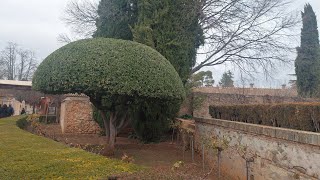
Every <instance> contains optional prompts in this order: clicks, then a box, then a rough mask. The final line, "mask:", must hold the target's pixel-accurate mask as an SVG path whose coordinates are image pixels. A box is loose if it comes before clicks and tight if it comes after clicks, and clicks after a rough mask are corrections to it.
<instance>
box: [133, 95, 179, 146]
mask: <svg viewBox="0 0 320 180" xmlns="http://www.w3.org/2000/svg"><path fill="white" fill-rule="evenodd" d="M152 102H156V103H152ZM180 103H181V101H179V100H178V101H163V100H160V99H136V100H135V102H133V105H132V112H133V113H132V114H133V115H134V116H133V121H132V122H133V123H132V124H133V127H134V129H135V132H136V134H137V135H138V137H139V138H140V139H141V140H143V141H144V142H156V141H159V140H161V137H162V136H163V135H164V133H165V132H167V131H169V128H170V126H169V124H170V123H171V122H172V120H173V118H174V117H175V115H176V113H177V112H178V111H179V108H180V106H178V104H180Z"/></svg>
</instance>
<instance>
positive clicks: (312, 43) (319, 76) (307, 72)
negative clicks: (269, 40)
mask: <svg viewBox="0 0 320 180" xmlns="http://www.w3.org/2000/svg"><path fill="white" fill-rule="evenodd" d="M301 15H302V22H303V27H302V29H301V45H300V47H298V48H297V51H298V56H297V58H296V61H295V68H296V69H295V70H296V75H297V88H298V93H299V95H300V96H302V97H315V96H319V92H318V91H319V82H320V68H319V67H320V63H319V61H320V56H319V32H318V26H317V18H316V15H315V13H314V11H313V9H312V7H311V5H310V4H306V5H305V7H304V12H302V13H301Z"/></svg>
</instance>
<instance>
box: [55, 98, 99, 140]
mask: <svg viewBox="0 0 320 180" xmlns="http://www.w3.org/2000/svg"><path fill="white" fill-rule="evenodd" d="M60 125H61V129H62V132H63V133H73V134H98V133H100V127H99V125H98V124H97V123H96V122H95V121H94V120H93V116H92V105H91V103H90V101H89V98H88V97H87V96H83V95H66V99H65V100H64V101H63V102H62V104H61V115H60Z"/></svg>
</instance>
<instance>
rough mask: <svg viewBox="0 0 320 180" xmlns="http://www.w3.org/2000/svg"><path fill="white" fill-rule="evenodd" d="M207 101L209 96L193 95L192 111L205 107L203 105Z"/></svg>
mask: <svg viewBox="0 0 320 180" xmlns="http://www.w3.org/2000/svg"><path fill="white" fill-rule="evenodd" d="M206 99H207V96H206V95H204V94H193V98H192V109H194V110H196V109H199V108H201V107H203V103H204V101H205V100H206Z"/></svg>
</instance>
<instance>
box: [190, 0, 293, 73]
mask: <svg viewBox="0 0 320 180" xmlns="http://www.w3.org/2000/svg"><path fill="white" fill-rule="evenodd" d="M201 6H202V10H201V19H200V23H201V26H202V28H203V31H204V34H205V46H204V48H203V49H202V50H201V51H200V52H199V54H203V55H205V58H204V59H203V60H202V61H201V62H198V64H197V65H196V66H195V67H194V68H193V69H192V73H194V72H196V71H198V70H200V69H201V68H203V67H206V66H215V65H219V64H224V63H228V62H229V63H231V64H233V65H236V66H237V67H238V68H239V69H240V70H241V71H243V72H245V73H249V74H251V72H254V71H257V70H263V71H264V72H265V73H268V72H270V70H273V69H274V68H275V63H277V62H288V61H289V58H288V55H290V53H292V52H295V45H294V44H293V43H292V39H290V37H293V35H294V34H293V32H294V31H292V29H293V28H295V27H296V25H297V24H298V23H299V21H298V20H297V19H298V18H296V16H295V15H293V13H288V11H287V10H286V8H288V7H289V6H290V1H289V0H202V1H201ZM290 40H291V42H290Z"/></svg>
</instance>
